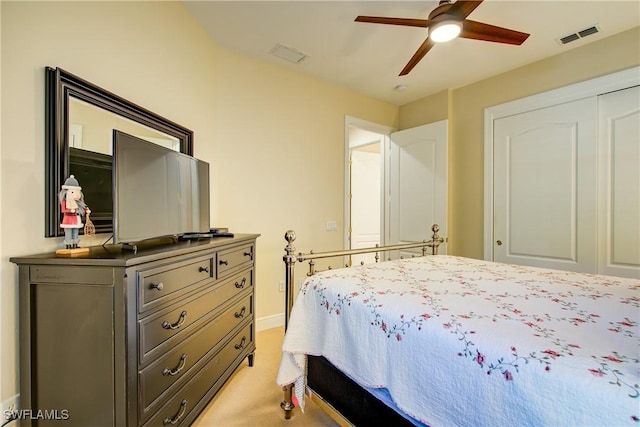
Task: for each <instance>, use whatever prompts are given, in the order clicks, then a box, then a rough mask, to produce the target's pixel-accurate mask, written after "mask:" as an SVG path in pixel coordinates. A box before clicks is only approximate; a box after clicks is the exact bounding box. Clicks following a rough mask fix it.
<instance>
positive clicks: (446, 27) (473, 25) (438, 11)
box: [356, 0, 529, 76]
mask: <svg viewBox="0 0 640 427" xmlns="http://www.w3.org/2000/svg"><path fill="white" fill-rule="evenodd" d="M480 3H482V0H479V1H467V0H458V1H456V2H455V3H451V1H450V0H440V3H439V5H438V7H436V8H435V9H433V10H432V11H431V13H430V14H429V19H413V18H385V17H380V16H358V17H357V18H356V22H369V23H373V24H388V25H402V26H406V27H422V28H427V29H428V37H427V38H426V39H425V41H424V42H423V43H422V45H421V46H420V47H419V48H418V50H417V51H416V53H415V54H414V55H413V57H411V59H410V60H409V62H408V63H407V65H406V66H405V67H404V68H403V70H402V71H401V72H400V75H401V76H404V75H406V74H409V72H410V71H411V70H412V69H413V67H415V66H416V65H417V64H418V62H420V60H421V59H422V58H423V57H424V56H425V55H426V54H427V52H429V50H431V48H432V47H433V46H434V45H435V44H436V43H440V42H445V41H449V40H452V39H454V38H456V37H462V38H465V39H475V40H484V41H490V42H495V43H507V44H513V45H521V44H522V43H524V41H525V40H526V39H527V37H529V34H527V33H521V32H520V31H514V30H509V29H507V28H502V27H496V26H495V25H489V24H484V23H482V22H476V21H472V20H470V19H467V16H469V14H470V13H471V12H473V11H474V10H475V9H476V8H477V7H478V6H480Z"/></svg>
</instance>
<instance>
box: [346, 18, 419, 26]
mask: <svg viewBox="0 0 640 427" xmlns="http://www.w3.org/2000/svg"><path fill="white" fill-rule="evenodd" d="M356 22H369V23H371V24H387V25H402V26H405V27H422V28H426V27H428V26H429V24H431V21H430V20H428V19H412V18H384V17H381V16H358V17H357V18H356Z"/></svg>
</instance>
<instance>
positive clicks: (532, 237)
mask: <svg viewBox="0 0 640 427" xmlns="http://www.w3.org/2000/svg"><path fill="white" fill-rule="evenodd" d="M596 167H597V161H596V98H595V97H592V98H587V99H582V100H578V101H573V102H568V103H564V104H559V105H554V106H551V107H547V108H544V109H539V110H533V111H528V112H524V113H521V114H516V115H513V116H509V117H505V118H501V119H498V120H496V121H495V123H494V177H493V179H494V183H493V188H494V210H493V211H494V260H495V261H499V262H506V263H512V264H521V265H531V266H536V267H548V268H557V269H562V270H571V271H582V272H591V273H593V272H595V271H596V257H595V235H596V210H597V209H596V187H597V186H596Z"/></svg>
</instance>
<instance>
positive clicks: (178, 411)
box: [144, 323, 255, 427]
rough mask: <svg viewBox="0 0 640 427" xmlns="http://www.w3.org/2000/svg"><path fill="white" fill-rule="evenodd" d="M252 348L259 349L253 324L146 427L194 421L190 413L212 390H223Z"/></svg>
mask: <svg viewBox="0 0 640 427" xmlns="http://www.w3.org/2000/svg"><path fill="white" fill-rule="evenodd" d="M252 348H255V344H254V331H253V323H249V324H248V325H247V326H245V327H244V328H243V329H242V330H241V331H240V332H239V333H238V334H237V335H235V336H234V337H233V338H232V339H231V340H230V341H229V342H227V344H226V345H225V346H224V348H222V350H221V351H220V352H219V353H217V354H216V355H215V356H214V357H213V358H211V359H210V360H209V361H207V363H206V364H205V365H204V367H203V368H202V369H201V370H200V371H198V372H197V373H196V374H195V376H194V377H193V379H191V380H190V381H189V382H187V384H186V385H185V386H184V387H183V388H181V389H180V390H179V391H177V392H176V393H175V394H174V395H173V396H172V397H171V399H170V400H169V401H168V403H167V404H166V405H164V406H163V407H162V408H161V409H160V410H158V411H153V412H154V413H155V415H154V416H153V417H152V418H151V419H150V420H149V421H148V422H147V423H145V424H144V427H150V426H158V427H164V426H166V425H181V424H182V422H183V420H185V419H186V418H193V417H190V415H191V414H190V412H191V411H192V410H193V408H194V407H195V406H196V405H197V404H198V402H199V401H200V400H201V399H202V398H203V397H204V396H205V395H206V394H207V393H208V392H209V391H210V390H211V391H213V392H216V391H217V390H219V389H220V388H221V387H222V385H223V384H224V382H225V381H226V379H227V377H228V376H229V375H231V373H232V371H233V369H235V368H236V367H237V366H238V364H239V363H240V361H241V360H242V358H243V357H244V356H246V354H247V353H248V351H247V350H250V349H252ZM212 389H213V390H212Z"/></svg>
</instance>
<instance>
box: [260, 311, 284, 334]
mask: <svg viewBox="0 0 640 427" xmlns="http://www.w3.org/2000/svg"><path fill="white" fill-rule="evenodd" d="M279 327H284V313H278V314H273V315H271V316H266V317H261V318H259V319H256V332H260V331H265V330H267V329H272V328H279Z"/></svg>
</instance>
